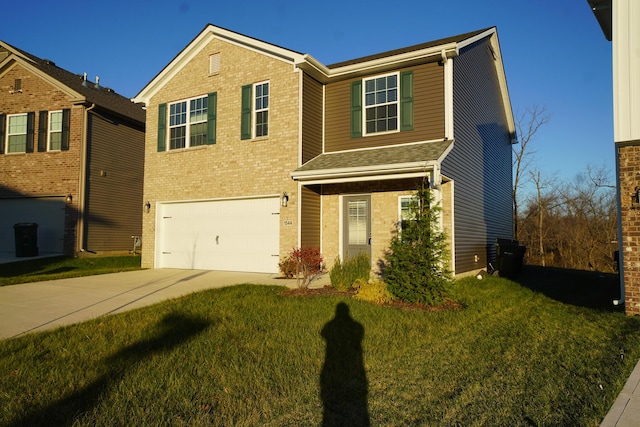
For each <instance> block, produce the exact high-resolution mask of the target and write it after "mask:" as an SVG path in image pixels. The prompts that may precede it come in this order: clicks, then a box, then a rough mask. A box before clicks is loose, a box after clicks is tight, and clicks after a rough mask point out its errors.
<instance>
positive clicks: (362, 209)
mask: <svg viewBox="0 0 640 427" xmlns="http://www.w3.org/2000/svg"><path fill="white" fill-rule="evenodd" d="M343 202H344V206H343V221H344V225H343V229H344V237H343V242H344V244H343V250H342V253H343V254H344V258H345V259H349V258H352V257H354V256H356V255H358V254H360V253H364V254H366V255H368V256H369V258H371V196H369V195H362V196H344V197H343Z"/></svg>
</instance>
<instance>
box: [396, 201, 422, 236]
mask: <svg viewBox="0 0 640 427" xmlns="http://www.w3.org/2000/svg"><path fill="white" fill-rule="evenodd" d="M398 202H399V203H398V217H399V218H398V219H399V223H400V230H404V229H405V228H407V227H409V224H411V223H412V221H415V219H416V209H418V203H419V202H418V199H417V198H416V197H415V196H400V199H399V201H398Z"/></svg>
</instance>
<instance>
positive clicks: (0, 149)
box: [0, 114, 7, 154]
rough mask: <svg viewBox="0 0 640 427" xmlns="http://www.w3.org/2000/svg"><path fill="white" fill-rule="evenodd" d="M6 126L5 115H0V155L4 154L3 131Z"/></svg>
mask: <svg viewBox="0 0 640 427" xmlns="http://www.w3.org/2000/svg"><path fill="white" fill-rule="evenodd" d="M6 125H7V115H6V114H0V154H4V130H5V127H6Z"/></svg>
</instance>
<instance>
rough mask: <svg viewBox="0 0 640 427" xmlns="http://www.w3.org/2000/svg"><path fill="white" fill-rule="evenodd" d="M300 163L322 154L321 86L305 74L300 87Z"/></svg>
mask: <svg viewBox="0 0 640 427" xmlns="http://www.w3.org/2000/svg"><path fill="white" fill-rule="evenodd" d="M302 98H303V100H302V163H305V162H308V161H309V160H311V159H313V158H314V157H316V156H318V155H320V154H322V84H321V83H319V82H318V81H317V80H314V79H313V78H312V77H309V76H308V75H307V74H305V75H304V78H303V87H302Z"/></svg>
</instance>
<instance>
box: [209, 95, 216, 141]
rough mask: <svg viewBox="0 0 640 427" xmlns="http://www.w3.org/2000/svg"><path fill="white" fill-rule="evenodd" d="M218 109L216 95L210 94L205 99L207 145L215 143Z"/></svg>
mask: <svg viewBox="0 0 640 427" xmlns="http://www.w3.org/2000/svg"><path fill="white" fill-rule="evenodd" d="M217 109H218V93H217V92H213V93H210V94H209V95H208V97H207V144H209V145H211V144H215V143H216V110H217Z"/></svg>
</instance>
